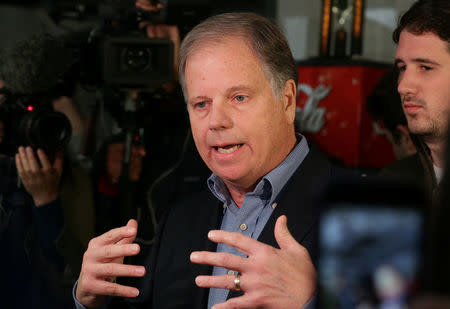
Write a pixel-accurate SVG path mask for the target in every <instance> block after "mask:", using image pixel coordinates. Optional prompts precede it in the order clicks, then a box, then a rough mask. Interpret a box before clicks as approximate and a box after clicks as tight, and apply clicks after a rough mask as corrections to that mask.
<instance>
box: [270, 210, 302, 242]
mask: <svg viewBox="0 0 450 309" xmlns="http://www.w3.org/2000/svg"><path fill="white" fill-rule="evenodd" d="M274 235H275V239H276V240H277V243H278V245H279V246H280V248H281V249H288V248H289V247H290V246H292V245H293V244H294V245H295V244H298V243H297V241H296V240H295V239H294V237H292V235H291V233H290V232H289V229H288V227H287V217H286V216H284V215H283V216H280V217H278V219H277V221H276V223H275V230H274Z"/></svg>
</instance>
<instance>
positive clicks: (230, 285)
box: [195, 275, 245, 290]
mask: <svg viewBox="0 0 450 309" xmlns="http://www.w3.org/2000/svg"><path fill="white" fill-rule="evenodd" d="M235 279H236V276H235V275H220V276H197V277H196V278H195V284H197V286H199V287H201V288H217V289H227V290H234V289H235V286H234V280H235ZM240 286H241V290H245V286H243V285H242V281H241V284H240Z"/></svg>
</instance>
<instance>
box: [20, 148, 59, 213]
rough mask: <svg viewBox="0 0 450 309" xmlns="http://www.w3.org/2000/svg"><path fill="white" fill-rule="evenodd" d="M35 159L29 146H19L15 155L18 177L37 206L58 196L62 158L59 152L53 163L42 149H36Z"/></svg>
mask: <svg viewBox="0 0 450 309" xmlns="http://www.w3.org/2000/svg"><path fill="white" fill-rule="evenodd" d="M36 153H37V156H38V159H39V161H38V160H37V159H36V156H35V154H34V151H33V149H32V148H31V147H26V148H24V147H22V146H21V147H19V150H18V153H17V154H16V156H15V160H16V167H17V171H18V173H19V176H20V179H21V180H22V183H23V185H24V187H25V189H26V190H27V192H28V193H30V194H31V196H32V197H33V200H34V204H35V205H36V206H37V207H40V206H43V205H45V204H48V203H50V202H52V201H54V200H56V199H57V198H58V195H59V184H60V180H61V174H62V168H63V158H62V153H61V152H59V153H57V155H56V156H55V160H54V162H53V163H51V162H50V160H49V159H48V157H47V155H46V154H45V152H44V151H43V150H42V149H38V150H37V152H36Z"/></svg>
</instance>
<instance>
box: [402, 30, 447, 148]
mask: <svg viewBox="0 0 450 309" xmlns="http://www.w3.org/2000/svg"><path fill="white" fill-rule="evenodd" d="M395 59H396V60H395V61H396V64H397V67H398V68H399V71H400V75H399V84H398V91H399V93H400V96H401V98H402V103H403V110H404V112H405V115H406V119H407V121H408V127H409V130H410V131H411V132H412V133H416V134H420V135H423V136H425V137H427V138H432V139H437V140H442V139H443V138H445V135H446V132H447V123H448V120H449V116H450V52H449V51H448V49H447V43H446V42H444V41H442V40H441V39H440V38H439V37H438V36H437V35H435V34H433V33H430V32H427V33H423V34H420V35H415V34H412V33H410V32H408V31H407V30H403V32H402V33H401V35H400V40H399V44H398V49H397V54H396V56H395Z"/></svg>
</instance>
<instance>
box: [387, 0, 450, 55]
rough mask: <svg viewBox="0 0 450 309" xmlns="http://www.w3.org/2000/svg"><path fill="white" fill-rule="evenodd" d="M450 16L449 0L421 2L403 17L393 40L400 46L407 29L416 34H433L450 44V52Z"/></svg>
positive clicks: (421, 0)
mask: <svg viewBox="0 0 450 309" xmlns="http://www.w3.org/2000/svg"><path fill="white" fill-rule="evenodd" d="M449 14H450V1H448V0H419V1H417V2H416V3H414V4H413V5H412V6H411V8H410V9H409V10H408V11H407V12H406V13H405V14H403V15H402V17H401V18H400V20H399V23H398V25H397V28H396V29H395V30H394V33H393V35H392V38H393V40H394V42H395V43H397V44H398V41H399V40H400V33H401V32H402V31H403V30H405V29H406V30H408V32H411V33H414V34H423V33H425V32H432V33H434V34H436V35H437V36H439V38H440V39H441V40H443V41H447V42H448V43H449V45H448V48H449V51H450V19H449V18H448V16H449Z"/></svg>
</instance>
